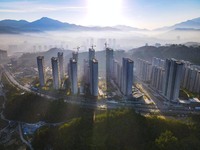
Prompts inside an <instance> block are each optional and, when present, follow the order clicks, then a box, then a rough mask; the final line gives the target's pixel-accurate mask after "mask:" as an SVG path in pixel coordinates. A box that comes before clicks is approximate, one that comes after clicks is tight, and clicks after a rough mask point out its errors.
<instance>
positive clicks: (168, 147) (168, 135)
mask: <svg viewBox="0 0 200 150" xmlns="http://www.w3.org/2000/svg"><path fill="white" fill-rule="evenodd" d="M155 144H156V146H157V147H158V149H160V150H176V149H178V139H177V138H176V137H175V136H174V135H173V133H172V132H171V131H168V130H166V131H165V132H163V133H161V135H160V136H159V137H158V138H157V139H156V140H155Z"/></svg>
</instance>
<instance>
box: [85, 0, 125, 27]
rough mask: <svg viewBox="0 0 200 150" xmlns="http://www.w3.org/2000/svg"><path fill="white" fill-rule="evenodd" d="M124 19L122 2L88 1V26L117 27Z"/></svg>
mask: <svg viewBox="0 0 200 150" xmlns="http://www.w3.org/2000/svg"><path fill="white" fill-rule="evenodd" d="M122 19H123V18H122V0H88V1H87V20H86V23H87V24H89V25H102V26H104V25H116V24H120V21H122Z"/></svg>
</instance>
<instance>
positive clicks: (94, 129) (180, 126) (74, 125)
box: [32, 109, 200, 150]
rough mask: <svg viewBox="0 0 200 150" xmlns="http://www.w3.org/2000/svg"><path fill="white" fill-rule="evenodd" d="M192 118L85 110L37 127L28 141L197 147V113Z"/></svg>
mask: <svg viewBox="0 0 200 150" xmlns="http://www.w3.org/2000/svg"><path fill="white" fill-rule="evenodd" d="M191 119H192V118H191ZM192 120H193V121H192V122H193V123H190V124H187V123H184V122H180V121H176V120H169V119H161V118H157V117H143V116H141V115H139V114H136V113H135V112H134V110H124V109H122V110H115V111H107V112H105V113H103V114H98V115H96V117H95V119H94V112H93V111H92V110H91V111H89V110H88V111H85V112H83V114H82V116H81V117H80V118H77V119H74V120H73V121H71V122H69V123H66V124H64V125H62V126H60V127H43V128H41V129H39V130H38V131H37V132H36V134H35V136H34V140H33V142H32V145H33V147H34V149H37V150H43V149H55V150H199V147H200V134H199V133H200V128H199V127H200V126H199V125H200V124H199V116H196V117H193V119H192ZM183 131H184V132H183Z"/></svg>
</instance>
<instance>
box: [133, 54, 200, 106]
mask: <svg viewBox="0 0 200 150" xmlns="http://www.w3.org/2000/svg"><path fill="white" fill-rule="evenodd" d="M136 76H137V77H138V78H139V79H140V80H141V81H143V82H145V83H148V84H149V85H150V87H151V88H152V89H153V90H155V91H157V92H158V93H160V94H161V95H162V96H163V97H164V98H165V99H167V100H168V101H171V102H178V100H179V91H180V88H181V87H182V88H184V89H187V90H188V91H190V92H193V93H198V94H200V67H199V66H195V65H193V64H191V63H190V62H188V61H183V60H176V59H173V58H171V59H166V60H163V59H160V58H156V57H154V58H153V59H152V62H149V61H146V60H142V59H137V61H136Z"/></svg>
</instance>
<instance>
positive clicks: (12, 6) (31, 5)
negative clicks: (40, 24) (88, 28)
mask: <svg viewBox="0 0 200 150" xmlns="http://www.w3.org/2000/svg"><path fill="white" fill-rule="evenodd" d="M86 8H87V7H86V6H68V5H67V4H66V3H63V4H59V5H58V4H57V5H55V4H44V3H38V2H33V1H30V2H27V1H22V2H0V12H2V13H3V12H4V13H27V12H50V11H61V10H62V11H81V10H83V9H86Z"/></svg>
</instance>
